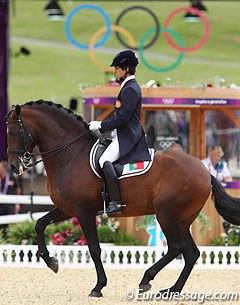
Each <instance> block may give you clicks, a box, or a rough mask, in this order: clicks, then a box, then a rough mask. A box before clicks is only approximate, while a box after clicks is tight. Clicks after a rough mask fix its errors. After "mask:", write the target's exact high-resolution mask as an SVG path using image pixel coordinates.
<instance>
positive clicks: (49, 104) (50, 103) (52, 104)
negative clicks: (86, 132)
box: [8, 100, 88, 129]
mask: <svg viewBox="0 0 240 305" xmlns="http://www.w3.org/2000/svg"><path fill="white" fill-rule="evenodd" d="M34 105H47V106H50V107H56V108H58V109H63V110H65V111H66V112H67V113H69V115H72V116H73V117H75V118H76V120H78V121H80V122H81V123H82V124H83V125H84V127H85V129H87V128H88V124H87V123H86V122H85V121H84V120H83V118H82V117H81V116H80V115H77V114H75V113H74V112H73V111H72V110H71V109H67V108H65V107H63V105H61V104H56V103H54V102H52V101H44V100H37V101H30V102H27V103H25V104H23V105H22V106H21V107H24V106H34ZM8 116H9V114H8Z"/></svg>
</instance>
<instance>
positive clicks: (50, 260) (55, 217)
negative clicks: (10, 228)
mask: <svg viewBox="0 0 240 305" xmlns="http://www.w3.org/2000/svg"><path fill="white" fill-rule="evenodd" d="M68 218H69V216H67V215H65V214H63V213H62V212H61V211H60V210H59V209H58V208H54V209H53V210H51V211H50V212H49V213H48V214H46V215H44V216H43V217H41V218H39V219H38V221H37V223H36V227H35V230H36V233H37V243H38V254H39V256H40V257H41V258H42V259H43V260H44V261H45V263H46V264H47V266H48V267H49V268H50V269H51V270H53V271H54V272H55V273H57V272H58V261H57V260H56V259H55V258H54V257H50V256H49V252H48V250H47V246H46V242H45V237H44V230H45V228H46V227H47V226H48V225H49V224H51V223H54V222H59V221H63V220H65V219H68Z"/></svg>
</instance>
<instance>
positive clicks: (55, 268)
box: [49, 257, 59, 273]
mask: <svg viewBox="0 0 240 305" xmlns="http://www.w3.org/2000/svg"><path fill="white" fill-rule="evenodd" d="M49 268H50V269H51V270H52V271H53V272H55V273H57V272H58V269H59V265H58V260H57V259H56V258H55V257H52V258H51V261H50V264H49Z"/></svg>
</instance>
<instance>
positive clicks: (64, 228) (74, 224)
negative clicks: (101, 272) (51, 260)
mask: <svg viewBox="0 0 240 305" xmlns="http://www.w3.org/2000/svg"><path fill="white" fill-rule="evenodd" d="M35 225H36V221H35V220H32V221H25V222H21V223H18V224H10V225H9V227H8V230H7V237H6V238H3V237H2V234H1V232H0V244H6V243H9V244H13V245H36V244H37V236H36V232H35ZM96 226H97V233H98V239H99V242H100V243H113V244H115V245H142V243H141V242H140V241H139V240H137V239H136V238H135V237H133V236H132V235H130V234H128V233H127V232H120V231H119V230H118V228H119V222H118V221H116V220H115V219H114V218H104V217H97V218H96ZM44 235H45V241H46V244H53V245H75V246H83V245H87V241H86V238H85V236H84V235H83V232H82V228H81V226H80V224H79V222H78V220H77V218H72V219H70V220H67V221H64V222H61V223H57V224H51V225H49V226H48V227H47V228H46V230H45V232H44Z"/></svg>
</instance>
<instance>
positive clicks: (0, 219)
mask: <svg viewBox="0 0 240 305" xmlns="http://www.w3.org/2000/svg"><path fill="white" fill-rule="evenodd" d="M14 203H18V204H31V203H33V204H34V205H39V204H41V205H53V202H52V200H51V198H50V196H39V195H33V196H32V197H31V196H30V195H3V194H1V195H0V204H14ZM46 213H47V212H37V213H36V212H35V213H33V214H32V215H30V213H25V214H17V215H4V216H2V215H1V216H0V224H9V223H17V222H23V221H27V220H31V219H36V220H37V219H39V218H40V217H42V216H44V215H45V214H46Z"/></svg>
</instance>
